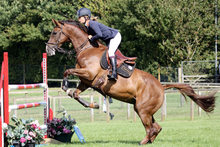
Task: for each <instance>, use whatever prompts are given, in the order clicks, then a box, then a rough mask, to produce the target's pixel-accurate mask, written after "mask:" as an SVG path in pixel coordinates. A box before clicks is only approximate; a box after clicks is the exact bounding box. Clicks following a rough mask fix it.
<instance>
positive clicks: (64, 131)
mask: <svg viewBox="0 0 220 147" xmlns="http://www.w3.org/2000/svg"><path fill="white" fill-rule="evenodd" d="M63 133H65V134H69V133H71V131H70V130H68V129H66V128H63Z"/></svg>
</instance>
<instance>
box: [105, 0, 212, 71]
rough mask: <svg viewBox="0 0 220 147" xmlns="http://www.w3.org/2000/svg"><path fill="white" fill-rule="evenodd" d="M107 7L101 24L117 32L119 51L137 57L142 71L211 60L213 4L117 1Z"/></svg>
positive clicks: (171, 1) (154, 0) (187, 1)
mask: <svg viewBox="0 0 220 147" xmlns="http://www.w3.org/2000/svg"><path fill="white" fill-rule="evenodd" d="M110 7H111V9H110V10H109V13H108V14H107V13H106V14H107V17H105V18H106V19H105V21H106V22H108V24H110V25H111V26H113V27H115V28H118V29H119V30H120V31H121V33H122V36H123V41H122V47H121V48H122V50H123V51H124V52H125V51H126V53H128V55H129V56H138V58H139V59H138V67H140V68H142V69H143V68H148V67H150V65H152V64H155V62H156V63H157V64H159V65H161V66H175V67H177V66H178V65H179V64H180V61H184V60H202V59H213V58H214V55H213V49H214V46H213V44H214V35H215V33H216V31H215V27H214V17H213V13H214V11H213V9H214V3H213V2H212V3H210V2H208V1H202V2H200V1H189V0H184V1H176V0H168V1H167V0H166V1H165V0H150V1H149V0H144V1H137V0H117V2H115V3H112V5H111V6H110ZM127 50H128V52H127ZM148 69H149V68H148Z"/></svg>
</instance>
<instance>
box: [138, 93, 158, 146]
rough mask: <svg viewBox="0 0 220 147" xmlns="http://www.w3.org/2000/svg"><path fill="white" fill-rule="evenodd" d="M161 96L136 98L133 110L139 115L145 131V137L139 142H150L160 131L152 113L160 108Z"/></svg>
mask: <svg viewBox="0 0 220 147" xmlns="http://www.w3.org/2000/svg"><path fill="white" fill-rule="evenodd" d="M161 98H162V97H158V98H149V97H146V98H136V104H135V106H134V110H135V111H136V112H137V114H138V115H139V117H140V119H141V121H142V124H143V125H144V128H145V131H146V137H145V138H144V139H143V140H142V141H141V142H140V144H147V143H152V142H153V141H154V140H155V138H156V137H157V135H158V133H159V132H160V131H161V127H160V126H159V125H158V124H157V123H156V122H155V120H154V118H153V114H154V113H155V112H156V111H157V110H158V109H159V108H160V106H161V104H162V99H161Z"/></svg>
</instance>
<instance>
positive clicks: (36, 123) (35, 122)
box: [31, 120, 40, 127]
mask: <svg viewBox="0 0 220 147" xmlns="http://www.w3.org/2000/svg"><path fill="white" fill-rule="evenodd" d="M31 124H35V125H36V126H37V127H39V126H40V124H39V122H38V120H35V121H33V122H31Z"/></svg>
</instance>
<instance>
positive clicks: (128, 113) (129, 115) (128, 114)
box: [127, 104, 131, 119]
mask: <svg viewBox="0 0 220 147" xmlns="http://www.w3.org/2000/svg"><path fill="white" fill-rule="evenodd" d="M130 117H131V111H130V104H127V119H130Z"/></svg>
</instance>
